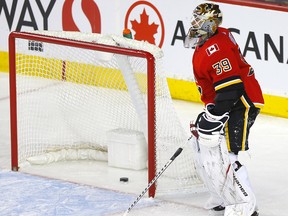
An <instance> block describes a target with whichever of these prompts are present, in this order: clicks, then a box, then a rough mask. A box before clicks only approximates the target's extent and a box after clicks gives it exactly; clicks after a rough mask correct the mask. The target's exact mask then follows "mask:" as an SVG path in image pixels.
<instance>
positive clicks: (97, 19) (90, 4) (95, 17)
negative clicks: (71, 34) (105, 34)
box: [62, 0, 101, 33]
mask: <svg viewBox="0 0 288 216" xmlns="http://www.w3.org/2000/svg"><path fill="white" fill-rule="evenodd" d="M78 2H79V1H77V3H78ZM73 3H74V0H65V2H64V5H63V9H62V10H63V11H62V25H63V30H64V31H80V30H79V28H78V27H77V25H76V23H75V21H74V19H73V15H72V6H73ZM81 8H82V10H83V13H84V14H85V16H86V17H87V19H88V21H89V23H90V27H91V31H92V32H93V33H101V16H100V11H99V8H98V6H97V4H96V3H95V2H94V1H93V0H82V1H81Z"/></svg>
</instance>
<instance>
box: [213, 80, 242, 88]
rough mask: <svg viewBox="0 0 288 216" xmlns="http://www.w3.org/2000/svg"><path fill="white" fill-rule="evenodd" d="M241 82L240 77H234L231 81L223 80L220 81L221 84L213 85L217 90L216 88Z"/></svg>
mask: <svg viewBox="0 0 288 216" xmlns="http://www.w3.org/2000/svg"><path fill="white" fill-rule="evenodd" d="M241 82H242V80H241V79H234V80H231V81H228V82H225V83H222V84H219V85H217V86H215V90H216V91H218V90H220V89H222V88H225V87H227V86H230V85H234V84H237V83H241Z"/></svg>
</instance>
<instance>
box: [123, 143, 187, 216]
mask: <svg viewBox="0 0 288 216" xmlns="http://www.w3.org/2000/svg"><path fill="white" fill-rule="evenodd" d="M182 150H183V149H182V148H178V149H177V151H176V152H175V153H174V154H173V156H172V157H171V158H170V160H169V161H168V162H167V163H166V164H165V165H164V166H163V168H162V169H161V170H160V171H159V172H158V173H157V175H156V176H155V177H154V178H153V179H152V180H151V181H150V182H149V184H148V186H147V187H146V188H145V189H144V190H143V191H142V193H141V194H140V195H139V196H138V197H137V198H136V200H135V201H134V202H133V203H132V204H131V205H130V207H129V208H128V209H127V210H126V212H125V213H124V215H123V216H126V215H127V214H128V213H129V212H130V211H131V209H132V208H133V207H134V206H135V205H136V204H137V203H138V201H139V200H140V199H141V198H142V197H143V196H144V195H145V193H146V192H147V191H148V189H149V188H150V187H151V186H152V185H153V184H154V183H155V182H156V181H157V179H158V178H159V177H160V176H161V175H162V174H163V173H164V171H165V170H166V169H167V168H168V167H169V166H170V164H171V163H172V162H173V161H174V160H175V158H176V157H178V155H179V154H181V152H182Z"/></svg>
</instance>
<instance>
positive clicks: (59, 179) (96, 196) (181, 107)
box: [0, 73, 288, 216]
mask: <svg viewBox="0 0 288 216" xmlns="http://www.w3.org/2000/svg"><path fill="white" fill-rule="evenodd" d="M8 89H9V86H8V77H7V74H2V73H0V170H1V171H0V194H1V196H0V215H1V216H2V215H3V216H14V215H15V216H18V215H19V216H20V215H21V216H38V215H39V216H40V215H41V216H42V215H45V216H46V215H49V216H50V215H51V216H52V215H53V216H54V215H57V216H58V215H60V216H62V215H63V216H64V215H71V216H72V215H73V216H74V215H75V216H76V215H77V216H78V215H79V216H86V215H87V216H90V215H99V216H100V215H123V214H124V212H125V211H126V210H127V208H128V207H129V206H130V205H131V204H132V203H133V202H134V201H135V200H136V198H137V196H138V195H139V194H140V193H141V192H142V191H143V190H144V189H145V187H146V186H147V181H145V180H146V178H147V174H146V172H145V171H143V172H141V171H140V172H139V173H138V174H137V175H134V172H133V171H129V170H123V169H117V168H112V167H111V168H109V169H107V167H106V168H104V167H105V166H107V165H105V163H104V162H94V161H88V162H83V161H82V162H61V163H57V164H49V165H47V166H33V167H27V168H26V169H24V170H23V172H27V173H30V174H26V173H23V172H10V171H9V169H10V128H9V127H10V124H9V122H10V121H9V92H8ZM174 103H175V107H176V110H177V112H178V114H179V117H180V119H181V122H182V123H183V125H184V126H185V127H186V128H187V131H189V122H190V120H193V119H195V118H196V116H197V114H198V113H199V112H201V111H202V105H200V104H195V103H191V102H186V101H178V100H175V101H174ZM287 145H288V119H284V118H278V117H272V116H267V115H262V114H260V116H259V117H258V119H257V120H256V122H255V124H254V126H253V127H252V129H251V133H250V150H249V152H246V153H242V154H241V155H240V157H241V160H242V162H243V163H244V164H245V165H246V166H247V169H248V172H249V174H250V180H251V182H252V184H253V186H254V190H255V193H256V196H257V199H258V206H259V209H260V215H261V216H286V215H288V213H287V212H288V205H286V203H287V202H288V187H287V183H288V175H287V169H288V168H287V162H288V158H287ZM180 156H181V155H180ZM176 160H177V159H176ZM168 169H169V168H168ZM31 174H33V175H31ZM99 174H103V175H105V177H106V178H103V179H102V180H101V179H99ZM41 176H45V177H41ZM123 176H127V177H129V182H128V183H127V184H123V183H120V182H119V178H120V177H123ZM107 177H109V181H107ZM143 179H144V180H143ZM108 188H110V189H108ZM206 198H207V193H197V194H195V193H185V192H183V193H181V192H179V193H177V194H176V193H175V194H166V195H159V196H157V197H156V199H149V198H147V196H146V195H145V196H144V197H143V198H142V199H141V200H140V201H139V203H138V204H137V205H136V206H135V207H134V208H133V209H132V210H131V212H130V213H129V215H137V216H142V215H143V216H144V215H145V216H146V215H153V216H158V215H160V216H162V215H163V216H164V215H165V216H166V215H167V216H170V215H171V216H172V215H173V216H175V215H179V216H186V215H187V216H188V215H190V216H202V215H203V216H204V215H207V214H208V212H207V211H205V210H204V209H203V205H204V202H205V199H206Z"/></svg>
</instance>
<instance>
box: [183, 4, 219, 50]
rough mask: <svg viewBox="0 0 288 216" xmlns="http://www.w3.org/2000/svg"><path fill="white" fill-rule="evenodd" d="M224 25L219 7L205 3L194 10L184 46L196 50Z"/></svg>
mask: <svg viewBox="0 0 288 216" xmlns="http://www.w3.org/2000/svg"><path fill="white" fill-rule="evenodd" d="M221 23H222V13H221V11H220V9H219V5H216V4H212V3H203V4H200V5H198V6H197V7H196V8H195V9H194V10H193V15H192V20H191V27H190V29H189V31H188V34H187V36H186V38H185V42H184V46H185V47H193V48H195V47H196V46H197V45H200V46H201V45H202V44H204V43H205V41H206V40H207V39H209V38H210V37H211V36H212V35H214V34H215V32H216V31H217V28H218V26H219V25H220V24H221Z"/></svg>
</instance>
